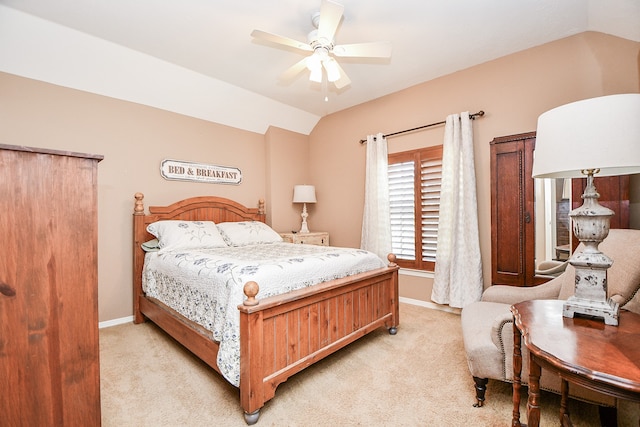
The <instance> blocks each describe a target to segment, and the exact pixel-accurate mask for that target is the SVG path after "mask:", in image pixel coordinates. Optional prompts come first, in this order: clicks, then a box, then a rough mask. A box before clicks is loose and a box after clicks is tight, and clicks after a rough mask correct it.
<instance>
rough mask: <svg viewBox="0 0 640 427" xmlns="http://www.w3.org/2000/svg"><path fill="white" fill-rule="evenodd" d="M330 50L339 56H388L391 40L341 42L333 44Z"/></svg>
mask: <svg viewBox="0 0 640 427" xmlns="http://www.w3.org/2000/svg"><path fill="white" fill-rule="evenodd" d="M332 52H333V54H334V55H335V56H339V57H359V58H389V57H391V42H371V43H355V44H342V45H337V46H335V47H334V48H333V50H332Z"/></svg>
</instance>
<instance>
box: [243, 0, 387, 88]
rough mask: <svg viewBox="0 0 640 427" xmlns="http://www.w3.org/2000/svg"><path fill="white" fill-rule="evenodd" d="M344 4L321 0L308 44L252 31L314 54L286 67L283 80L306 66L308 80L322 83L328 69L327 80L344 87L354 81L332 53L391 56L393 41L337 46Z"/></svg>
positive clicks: (263, 37)
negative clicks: (336, 41) (336, 38)
mask: <svg viewBox="0 0 640 427" xmlns="http://www.w3.org/2000/svg"><path fill="white" fill-rule="evenodd" d="M343 12H344V6H342V5H340V4H338V3H335V2H332V1H330V0H322V4H321V6H320V12H316V13H314V14H313V15H312V16H311V23H312V24H313V26H314V27H315V28H316V29H315V30H312V31H311V32H310V33H309V35H308V37H307V38H308V43H303V42H299V41H297V40H294V39H291V38H288V37H284V36H279V35H276V34H271V33H267V32H265V31H261V30H253V32H252V33H251V35H252V36H253V37H255V38H260V39H262V40H266V41H269V42H272V43H277V44H281V45H285V46H289V47H293V48H296V49H299V50H302V51H305V52H312V54H311V55H310V56H308V57H306V58H304V59H303V60H302V61H300V62H298V63H296V64H294V65H293V66H292V67H290V68H289V69H288V70H286V71H285V72H284V73H283V75H282V77H281V78H282V79H284V80H287V79H289V78H292V77H295V76H296V75H298V74H299V73H301V72H302V71H304V69H305V68H306V69H307V70H309V80H310V81H312V82H316V83H322V81H323V77H324V73H325V71H326V75H327V80H328V81H329V82H331V83H333V84H334V85H335V87H336V88H337V89H342V88H343V87H345V86H348V85H350V84H351V80H350V79H349V77H348V76H347V74H346V73H345V72H344V70H343V69H342V67H341V66H340V64H339V63H338V61H336V59H335V58H334V57H333V56H337V57H350V58H389V57H391V43H389V42H371V43H356V44H349V45H335V41H334V37H335V33H336V30H337V29H338V25H340V21H341V20H342V15H343Z"/></svg>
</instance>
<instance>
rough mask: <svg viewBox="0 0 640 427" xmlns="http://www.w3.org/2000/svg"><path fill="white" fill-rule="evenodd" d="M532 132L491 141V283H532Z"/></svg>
mask: <svg viewBox="0 0 640 427" xmlns="http://www.w3.org/2000/svg"><path fill="white" fill-rule="evenodd" d="M534 148H535V132H530V133H525V134H519V135H512V136H504V137H499V138H495V139H494V140H493V141H491V282H492V284H500V285H513V286H533V285H536V284H539V283H542V282H544V280H539V279H538V278H536V277H535V226H534V224H535V221H534V219H535V218H534V180H533V178H532V177H531V170H532V167H533V150H534Z"/></svg>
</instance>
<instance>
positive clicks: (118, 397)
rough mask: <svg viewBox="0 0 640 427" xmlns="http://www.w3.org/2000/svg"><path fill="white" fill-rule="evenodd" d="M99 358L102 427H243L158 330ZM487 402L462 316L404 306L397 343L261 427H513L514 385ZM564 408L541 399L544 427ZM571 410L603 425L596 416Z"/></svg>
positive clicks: (211, 375)
mask: <svg viewBox="0 0 640 427" xmlns="http://www.w3.org/2000/svg"><path fill="white" fill-rule="evenodd" d="M100 357H101V360H100V364H101V394H102V422H103V426H104V427H112V426H114V427H115V426H117V427H126V426H153V427H160V426H198V427H200V426H205V425H212V426H213V425H221V426H245V425H246V424H245V422H244V417H243V416H242V409H241V408H240V403H239V402H240V400H239V395H238V391H237V389H236V388H235V387H233V386H231V385H230V384H229V383H227V382H226V381H225V380H224V379H223V378H222V377H221V376H219V375H218V374H217V373H216V372H215V371H213V370H212V369H210V368H209V367H208V366H206V365H205V364H204V363H202V362H201V361H200V360H198V359H197V358H196V357H195V356H193V355H192V354H191V353H190V352H188V351H187V350H185V349H184V348H183V347H182V346H180V345H179V344H177V343H176V342H175V341H173V340H172V339H171V338H169V337H168V336H167V335H165V334H164V333H163V332H162V331H161V330H160V329H158V328H157V327H155V326H154V325H153V324H151V323H145V324H141V325H133V324H127V325H120V326H115V327H112V328H107V329H102V330H101V331H100ZM524 391H525V393H526V389H525V390H524ZM486 397H487V400H486V405H485V406H484V407H482V408H474V407H473V406H472V405H473V403H474V402H475V392H474V388H473V380H472V378H471V376H470V374H469V371H468V368H467V362H466V359H465V355H464V348H463V344H462V333H461V330H460V316H459V315H457V314H451V313H446V312H442V311H437V310H432V309H428V308H423V307H417V306H413V305H407V304H401V306H400V327H399V328H398V334H397V335H395V336H391V335H389V334H388V333H387V332H386V331H383V330H379V331H375V332H373V333H372V334H370V335H368V336H366V337H364V338H362V339H361V340H359V341H357V342H356V343H353V344H351V345H350V346H348V347H347V348H345V349H343V350H341V351H339V352H338V353H336V354H334V355H332V356H330V357H329V358H328V359H325V360H323V361H321V362H319V363H317V364H315V365H313V366H311V367H309V368H308V369H306V370H304V371H302V372H301V373H299V374H297V375H295V376H294V377H292V378H290V379H289V380H288V381H287V382H285V383H283V384H281V385H280V387H278V390H277V391H276V395H275V398H273V399H272V400H271V401H269V402H267V403H266V404H265V406H264V407H263V408H262V410H261V415H260V419H259V421H258V423H257V426H462V425H465V426H509V425H511V416H512V415H511V414H512V396H511V385H510V384H506V383H502V382H498V381H490V382H489V385H488V390H487V396H486ZM522 402H523V405H522V409H521V412H522V413H523V416H522V417H521V419H522V420H523V422H524V421H525V420H526V408H525V404H524V403H526V394H525V395H523V396H522ZM559 405H560V402H559V398H558V397H557V396H556V395H554V394H551V393H544V392H543V394H542V407H543V409H542V415H541V425H542V426H549V425H558V411H559V407H560V406H559ZM569 410H570V413H571V417H572V420H573V422H574V425H576V426H598V425H599V423H598V411H597V408H596V407H595V406H592V405H588V404H585V403H582V402H577V401H571V402H570V406H569ZM619 424H620V425H624V424H623V423H619ZM635 425H636V426H637V425H638V424H637V420H636V421H635Z"/></svg>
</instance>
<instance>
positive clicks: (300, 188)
mask: <svg viewBox="0 0 640 427" xmlns="http://www.w3.org/2000/svg"><path fill="white" fill-rule="evenodd" d="M315 202H316V187H314V186H313V185H295V186H294V187H293V203H302V204H303V205H302V214H301V216H302V226H301V227H300V233H308V232H309V227H307V218H308V217H309V214H308V213H307V203H315Z"/></svg>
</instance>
